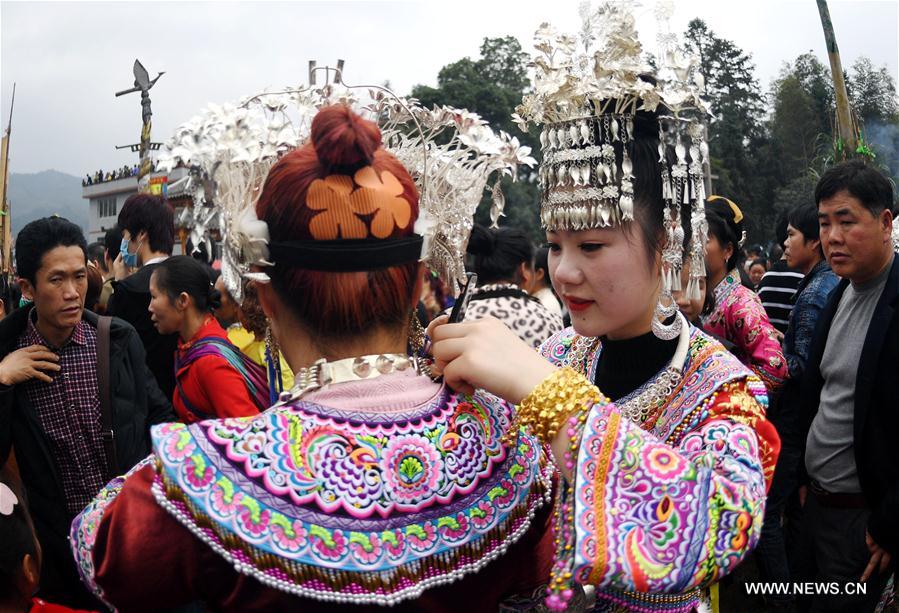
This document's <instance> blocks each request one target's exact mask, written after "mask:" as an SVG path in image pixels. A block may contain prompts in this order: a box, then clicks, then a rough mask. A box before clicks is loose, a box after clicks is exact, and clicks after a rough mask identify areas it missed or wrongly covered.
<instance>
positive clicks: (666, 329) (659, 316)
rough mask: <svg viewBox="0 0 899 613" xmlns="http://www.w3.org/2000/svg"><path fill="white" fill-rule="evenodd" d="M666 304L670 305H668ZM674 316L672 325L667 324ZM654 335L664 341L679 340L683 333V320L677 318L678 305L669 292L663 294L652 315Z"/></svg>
mask: <svg viewBox="0 0 899 613" xmlns="http://www.w3.org/2000/svg"><path fill="white" fill-rule="evenodd" d="M665 302H667V303H668V304H667V305H666V304H665ZM672 315H673V316H674V321H672V322H671V323H670V324H666V323H665V322H666V321H668V320H669V319H671V316H672ZM651 327H652V333H653V334H654V335H655V336H656V338H659V339H661V340H663V341H670V340H671V339H674V338H677V337H678V336H679V335H680V331H681V318H680V317H678V316H677V303H676V302H675V301H674V298H673V297H672V296H671V294H670V293H669V292H662V293H661V294H660V295H659V301H658V302H657V303H656V308H655V311H654V312H653V314H652V326H651Z"/></svg>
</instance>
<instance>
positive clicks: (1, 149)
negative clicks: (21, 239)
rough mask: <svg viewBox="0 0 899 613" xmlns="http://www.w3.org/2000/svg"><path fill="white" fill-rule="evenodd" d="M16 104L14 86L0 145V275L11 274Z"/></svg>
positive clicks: (14, 85)
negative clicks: (11, 166)
mask: <svg viewBox="0 0 899 613" xmlns="http://www.w3.org/2000/svg"><path fill="white" fill-rule="evenodd" d="M15 104H16V84H15V83H13V85H12V102H11V103H10V105H9V123H8V124H7V125H6V132H5V133H4V134H3V142H2V145H0V273H2V274H4V275H8V274H10V273H12V211H11V210H10V208H11V207H10V204H9V201H8V200H7V198H6V188H7V183H8V181H9V138H10V135H11V134H12V110H13V107H14V106H15Z"/></svg>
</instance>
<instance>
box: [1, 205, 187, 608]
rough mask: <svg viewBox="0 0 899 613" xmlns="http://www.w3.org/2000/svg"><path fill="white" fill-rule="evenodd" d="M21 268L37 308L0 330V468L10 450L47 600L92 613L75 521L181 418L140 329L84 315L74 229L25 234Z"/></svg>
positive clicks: (61, 225)
mask: <svg viewBox="0 0 899 613" xmlns="http://www.w3.org/2000/svg"><path fill="white" fill-rule="evenodd" d="M16 268H17V271H18V274H19V284H20V286H21V288H22V292H23V294H24V295H25V296H27V297H29V298H31V299H32V300H33V302H34V305H33V306H32V307H30V308H20V309H17V310H16V311H13V312H12V313H11V314H10V315H9V316H8V317H6V318H5V319H3V320H2V321H0V467H2V466H3V465H4V464H5V463H6V461H7V459H8V458H9V455H10V450H13V451H14V452H15V456H16V461H17V464H18V467H19V471H20V473H21V476H22V482H23V483H24V485H25V488H26V490H27V493H28V499H29V502H30V507H31V514H32V516H33V519H34V524H35V529H36V532H37V534H38V538H39V540H40V544H41V549H42V551H43V566H42V570H41V575H42V577H41V589H42V594H46V596H47V599H48V600H53V601H57V602H61V603H65V604H69V605H76V606H79V607H82V606H84V607H87V606H93V605H92V604H91V603H92V601H91V600H90V597H89V596H88V594H87V592H86V591H85V590H84V588H83V587H82V586H81V583H80V581H79V579H78V573H77V569H76V568H75V564H74V562H73V560H72V556H71V551H70V550H69V546H68V534H69V526H70V524H71V521H72V519H73V518H74V517H75V515H76V514H78V513H79V512H80V511H81V509H82V508H83V507H84V506H85V505H86V504H87V503H88V502H90V501H91V500H92V499H93V497H94V496H95V495H96V494H97V492H98V491H99V490H100V488H102V487H103V485H105V484H106V482H107V481H108V480H109V479H110V478H111V477H112V476H114V475H118V474H121V473H124V472H125V471H127V470H128V469H129V468H130V467H131V466H133V465H134V464H136V463H137V462H139V461H140V460H142V459H143V458H144V457H146V455H147V454H148V453H149V451H150V436H149V435H150V433H149V428H150V425H152V424H155V423H161V422H164V421H169V420H173V419H174V413H173V411H172V407H171V404H170V403H169V402H168V401H167V400H166V399H165V397H164V396H163V395H162V393H161V392H160V390H159V388H158V387H157V386H156V383H155V381H154V379H153V377H152V375H151V374H150V373H149V371H148V370H147V368H146V365H145V364H144V352H143V347H142V346H141V343H140V340H139V339H138V337H137V334H136V333H135V331H134V328H132V327H131V326H130V325H128V324H127V323H126V322H124V321H122V320H120V319H115V318H113V319H112V320H111V321H110V322H109V324H110V325H109V328H108V334H107V335H104V334H103V333H102V332H101V329H100V328H99V324H100V320H99V319H98V317H97V315H95V314H94V313H91V312H90V311H87V310H85V309H84V297H85V293H86V292H87V244H86V243H85V240H84V236H83V234H82V233H81V229H80V228H79V227H78V226H76V225H75V224H73V223H71V222H70V221H68V220H66V219H63V218H60V217H48V218H44V219H38V220H36V221H33V222H31V223H29V224H28V225H26V226H25V227H24V228H23V229H22V230H21V232H19V234H18V237H17V239H16ZM103 346H106V352H103V351H101V349H100V348H101V347H103ZM100 364H105V365H106V366H107V370H105V371H104V370H101V367H100ZM101 376H102V377H103V379H104V380H106V381H108V382H109V385H108V388H107V389H108V393H107V394H106V395H105V396H104V398H101V391H100V383H99V381H100V378H101ZM107 399H108V402H107ZM104 405H105V406H106V407H107V410H105V411H104V410H102V407H103V406H104ZM104 437H105V438H104ZM107 441H112V445H109V444H108V443H107Z"/></svg>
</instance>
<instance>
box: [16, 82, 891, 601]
mask: <svg viewBox="0 0 899 613" xmlns="http://www.w3.org/2000/svg"><path fill="white" fill-rule="evenodd" d="M647 86H649V85H647ZM641 91H642V90H641ZM566 108H567V107H566ZM596 108H597V109H598V108H599V106H597V107H596ZM603 108H605V107H603ZM593 112H594V110H593V107H591V110H590V113H593ZM595 112H596V113H597V114H596V115H595V116H593V115H591V116H590V117H588V118H586V119H585V118H584V117H574V118H572V117H568V116H562V117H556V118H555V119H546V118H545V117H543V118H542V119H541V121H545V122H546V126H547V129H549V130H551V131H553V135H552V136H551V137H549V138H547V139H545V140H544V141H543V142H544V146H545V147H546V151H547V154H546V155H545V157H544V161H543V164H544V167H545V168H542V169H541V172H542V173H543V172H545V173H547V174H548V175H549V176H550V177H552V178H551V179H550V180H543V181H542V183H541V185H542V187H543V194H542V202H541V213H540V215H541V220H542V221H543V225H544V227H545V230H546V244H545V245H544V246H540V247H535V245H534V244H533V243H532V242H531V240H530V239H529V238H528V236H527V235H526V234H525V233H524V232H523V231H521V230H519V229H517V228H513V227H500V228H485V227H481V226H478V225H475V226H474V227H473V230H472V233H471V236H470V238H469V240H468V242H467V270H468V272H471V273H474V274H476V275H477V286H476V287H474V288H473V290H472V291H471V292H470V294H469V295H468V296H466V298H465V301H464V307H465V308H464V313H461V316H459V317H457V318H455V319H452V320H451V319H450V317H449V314H450V313H451V312H452V311H453V309H452V307H453V306H454V305H455V303H454V301H455V300H456V298H458V297H455V296H452V291H450V289H449V288H450V286H449V285H448V284H447V283H446V280H443V279H440V278H439V275H437V274H435V273H434V272H432V271H431V270H430V269H429V268H428V266H427V263H426V262H422V261H420V257H421V246H422V244H423V237H422V236H421V235H419V234H418V233H417V230H416V228H417V225H416V222H417V220H418V219H419V216H420V214H421V210H420V207H419V191H418V187H417V186H416V183H415V180H414V179H413V174H412V172H411V171H410V170H409V169H407V168H406V167H405V166H404V165H403V163H402V162H401V161H400V159H398V158H397V157H395V156H394V155H393V154H392V153H390V152H389V151H388V150H387V149H386V148H385V146H384V144H383V143H382V142H381V133H380V131H379V129H378V127H377V125H376V124H375V123H373V122H371V121H369V120H366V119H363V118H362V117H361V116H360V115H358V114H357V113H356V112H355V111H354V110H353V109H351V108H350V107H349V106H346V105H343V104H334V105H331V106H325V107H323V108H321V109H320V110H319V112H318V113H317V114H316V115H315V117H314V119H313V120H312V124H311V136H310V139H309V141H308V142H306V143H305V144H303V145H301V146H299V147H297V148H296V149H294V150H291V151H289V152H287V153H285V154H284V155H283V156H281V157H280V158H279V159H278V160H277V161H276V162H275V163H274V165H273V166H272V167H271V169H270V170H269V172H268V175H267V177H266V179H265V181H264V183H263V184H262V187H261V189H260V191H259V193H258V198H257V199H256V200H255V202H254V203H250V204H249V208H248V210H249V212H250V215H251V217H252V222H253V223H254V224H255V226H254V227H255V228H258V227H259V226H260V225H263V226H264V227H265V228H266V230H265V232H264V237H265V238H264V243H265V245H266V252H265V253H264V254H263V255H261V256H258V257H255V258H251V259H248V260H247V261H246V262H244V264H246V266H245V268H244V269H241V270H240V274H235V269H232V268H229V266H230V264H229V263H228V262H205V261H202V260H201V259H198V258H196V257H193V256H191V255H173V247H174V216H173V211H172V208H171V206H170V205H169V204H168V203H167V201H166V200H165V199H164V198H163V197H161V196H157V195H151V194H145V193H139V194H135V195H133V196H131V197H129V198H128V200H127V201H126V202H125V204H124V206H123V207H122V209H121V211H120V212H119V215H118V224H117V227H116V228H115V229H113V230H110V231H108V232H107V233H106V235H105V236H104V239H103V241H101V242H99V243H95V244H92V245H88V244H87V242H86V240H85V238H84V235H83V233H82V231H81V229H80V228H79V227H78V226H76V225H75V224H73V223H71V222H69V221H67V220H65V219H62V218H59V217H50V218H44V219H39V220H36V221H33V222H31V223H29V224H27V225H26V226H25V227H24V228H23V229H22V230H21V231H20V232H19V234H18V236H17V241H16V253H15V258H16V275H17V282H16V284H15V287H17V288H18V289H19V290H20V295H19V294H16V293H15V291H14V290H15V287H13V285H11V284H9V283H6V284H5V285H4V286H3V288H2V289H3V293H2V296H0V298H2V300H3V303H2V304H3V318H2V320H0V464H2V467H3V471H2V473H0V474H2V478H0V541H2V543H3V546H2V547H0V605H2V607H3V609H4V610H11V611H41V610H48V611H52V610H57V611H58V610H67V609H65V608H63V606H64V607H76V608H79V609H83V610H94V611H100V610H107V609H120V610H123V611H132V610H133V611H140V610H167V609H175V610H190V611H197V610H229V611H231V610H233V611H255V610H294V609H296V610H303V611H306V610H309V611H319V610H321V611H325V610H327V611H333V610H371V609H372V608H373V607H376V606H392V607H393V609H394V610H401V611H407V610H408V611H458V610H463V609H464V610H471V611H496V610H508V611H538V610H546V609H549V610H555V611H564V610H571V611H584V610H594V611H630V610H635V611H683V612H687V611H700V610H707V609H708V607H712V606H716V605H714V604H713V603H714V602H716V601H717V597H716V596H714V595H713V594H714V593H715V591H716V589H717V587H716V586H717V584H718V583H719V582H720V581H721V579H722V578H724V577H725V576H727V575H729V574H731V573H733V571H734V570H735V569H736V568H737V567H738V566H739V565H740V564H741V563H743V562H744V561H746V560H747V559H748V558H749V555H750V553H751V552H753V551H754V550H755V553H756V555H755V559H756V562H757V564H758V568H759V572H760V574H761V578H762V580H764V581H767V582H778V583H784V584H786V583H791V584H792V582H797V583H801V584H805V583H807V582H808V583H824V584H828V585H829V584H831V583H832V582H836V583H837V584H839V585H840V586H843V585H846V584H849V583H850V582H851V583H853V584H854V583H859V584H864V586H865V589H864V590H860V591H859V590H856V591H851V590H841V591H838V593H835V592H833V591H829V592H827V593H823V594H822V593H818V594H808V595H802V596H801V597H800V598H799V600H798V601H797V603H795V606H798V607H799V608H800V609H801V610H814V611H827V610H833V611H836V610H850V611H874V610H875V608H876V607H878V606H880V607H881V608H883V607H884V606H889V602H890V599H891V598H892V596H891V593H892V589H893V588H892V585H893V583H892V580H891V577H893V576H894V573H895V570H896V563H895V556H896V554H897V553H899V551H897V548H899V524H897V518H899V445H897V444H896V443H897V441H899V417H897V416H899V406H897V404H899V403H897V396H896V394H895V392H894V391H893V389H894V388H893V387H892V383H893V381H892V377H893V376H895V374H896V372H897V368H899V311H897V308H896V305H897V301H899V263H897V255H896V254H895V253H894V251H893V243H892V238H891V232H892V222H893V214H894V211H895V205H896V201H895V194H894V191H893V188H892V185H891V183H890V182H889V180H888V179H887V178H886V177H885V176H884V175H883V174H882V173H881V172H880V171H879V170H877V169H876V168H874V167H872V166H871V165H869V164H866V163H864V162H861V161H846V162H842V163H838V164H835V165H833V166H831V167H830V168H829V169H828V170H827V171H826V172H824V173H823V175H822V176H821V178H820V180H819V181H818V184H817V186H816V188H815V193H814V195H813V197H814V198H813V200H814V204H802V205H797V206H796V207H795V208H793V209H791V210H790V211H789V212H788V214H787V215H785V218H784V220H783V223H782V224H780V227H779V228H778V230H777V236H776V237H775V244H776V248H777V250H778V252H779V253H778V255H779V254H780V253H782V256H781V257H778V259H777V261H776V262H775V263H773V264H769V263H768V262H767V261H766V259H765V257H764V256H765V254H764V253H762V251H763V250H761V249H756V250H751V249H745V248H744V247H745V245H744V241H745V231H744V230H745V228H746V224H747V220H746V219H745V217H744V213H743V211H742V210H741V208H740V206H739V203H737V202H734V201H733V200H731V199H729V198H727V197H725V196H722V195H708V196H707V197H705V196H704V194H703V188H702V182H701V177H700V176H699V175H696V174H692V173H694V172H698V171H701V165H700V164H698V163H695V164H694V163H691V164H690V165H689V170H687V168H688V166H687V161H686V160H685V157H684V152H683V151H682V149H683V147H682V146H681V145H680V142H681V141H680V136H678V138H677V141H676V142H677V143H678V144H677V147H679V148H680V150H678V149H676V148H675V146H674V145H673V144H672V143H669V142H666V141H663V140H660V132H662V131H664V130H665V129H668V127H669V124H668V121H669V120H670V118H669V117H667V116H666V115H665V113H664V112H663V110H662V109H661V108H660V109H658V110H649V109H644V108H641V109H640V110H638V111H635V112H634V114H633V116H632V117H629V118H625V117H624V116H622V115H617V114H612V115H604V114H603V113H602V112H600V111H598V110H596V111H595ZM619 121H620V122H621V123H620V124H619ZM571 122H574V124H572V123H571ZM578 122H582V123H578ZM591 122H595V123H591ZM613 122H614V123H613ZM570 124H571V125H577V126H581V127H583V131H582V132H578V129H577V128H575V127H571V128H570V130H571V131H569V129H568V126H569V125H570ZM611 125H614V126H615V127H614V128H609V126H611ZM558 126H564V127H565V129H564V130H563V129H562V128H560V127H558ZM591 126H592V127H591ZM604 126H605V127H604ZM660 126H662V127H661V128H660ZM619 129H620V132H619ZM672 129H673V128H672ZM591 130H595V131H594V132H591ZM568 134H572V136H571V137H569V136H568ZM581 134H583V135H584V136H583V141H582V142H581V141H580V140H579V139H580V138H581ZM588 137H589V138H588ZM590 139H594V141H595V142H596V143H600V142H602V143H605V144H603V145H602V147H600V146H593V145H590V146H586V145H587V144H588V141H589V142H591V143H592V142H594V141H590ZM603 139H607V140H603ZM564 143H567V145H566V146H568V147H569V149H568V150H565V151H562V153H565V154H566V155H565V156H561V155H560V152H559V150H558V149H559V147H560V146H561V144H564ZM606 147H608V148H606ZM609 151H611V152H612V154H611V158H610V157H609V156H610V154H609ZM699 151H700V147H699V146H695V147H693V148H691V153H690V155H691V156H698V155H699V153H698V152H699ZM660 153H661V156H660ZM593 155H596V156H601V157H600V158H597V159H601V160H602V161H601V162H600V164H619V167H618V169H617V170H616V171H615V172H612V173H610V175H611V176H618V178H619V179H618V180H619V181H620V185H621V190H620V191H618V190H617V189H616V190H615V191H614V194H615V198H614V199H612V200H610V199H609V198H608V196H603V197H602V198H598V197H597V196H596V195H595V194H594V192H590V191H589V189H588V188H583V189H584V190H585V191H584V193H586V194H587V195H579V194H581V193H582V192H581V191H579V190H580V189H581V188H582V187H583V186H582V185H581V184H582V183H583V181H595V182H597V185H605V187H606V188H608V187H609V185H608V184H607V183H608V181H609V178H610V176H608V175H607V174H606V173H601V174H600V176H598V177H597V176H596V175H595V174H591V173H592V171H591V170H590V168H592V167H593V166H591V164H595V162H596V160H594V159H593V158H591V157H590V156H593ZM578 156H580V157H578ZM660 158H661V159H660ZM559 159H562V162H561V163H569V162H571V160H575V161H577V160H579V159H586V160H588V164H587V166H586V168H587V171H586V172H587V174H586V176H587V177H588V179H584V178H583V176H582V175H581V174H580V172H581V170H580V169H578V167H575V166H573V165H572V167H571V168H566V169H565V170H564V171H560V170H558V164H559V163H560V162H559ZM697 160H698V157H697V158H694V159H693V160H692V162H696V161H697ZM696 169H699V170H696ZM122 170H123V171H128V172H130V169H122ZM674 171H677V172H674ZM631 172H633V174H632V175H631V174H629V173H631ZM98 176H102V177H105V176H108V175H102V173H98ZM541 176H544V174H541ZM566 176H577V179H575V180H574V182H573V183H571V182H568V180H567V179H566ZM673 176H676V177H677V180H676V181H674V180H672V179H671V177H673ZM373 179H374V180H373ZM90 180H91V177H88V181H90ZM104 180H105V179H104ZM590 189H592V188H590ZM329 190H330V191H329ZM603 193H605V194H608V193H609V192H608V190H606V191H605V192H603ZM347 194H355V195H358V197H359V198H360V201H361V200H364V202H365V203H366V204H365V207H366V208H364V209H362V208H360V209H353V206H355V205H353V204H352V203H353V201H352V200H350V199H349V196H347ZM478 197H479V196H478ZM341 198H345V200H343V199H341ZM340 207H343V208H340ZM382 210H383V211H389V212H390V215H383V216H382V215H381V212H382ZM338 228H340V230H339V231H338ZM332 230H333V231H332ZM238 257H244V254H240V255H239V256H238ZM373 262H376V263H373ZM796 597H797V595H796V594H794V593H783V594H779V595H778V594H773V595H768V596H766V600H767V604H768V605H770V606H785V607H789V606H794V603H792V602H791V601H792V600H794V598H796ZM49 603H57V608H54V605H53V604H49Z"/></svg>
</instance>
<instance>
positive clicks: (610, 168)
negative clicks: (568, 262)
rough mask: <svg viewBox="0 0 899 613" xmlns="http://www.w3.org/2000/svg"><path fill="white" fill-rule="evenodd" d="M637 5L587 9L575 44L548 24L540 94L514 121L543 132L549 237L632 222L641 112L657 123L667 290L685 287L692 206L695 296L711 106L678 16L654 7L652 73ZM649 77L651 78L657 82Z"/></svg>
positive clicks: (540, 57)
mask: <svg viewBox="0 0 899 613" xmlns="http://www.w3.org/2000/svg"><path fill="white" fill-rule="evenodd" d="M633 8H634V4H633V2H628V1H620V0H618V1H615V2H605V3H603V4H602V5H600V6H599V7H598V8H597V9H592V8H591V7H590V5H589V4H584V5H582V6H581V19H582V22H583V27H582V29H581V32H580V34H579V35H578V36H573V35H568V34H559V33H557V32H556V30H555V29H554V28H553V27H552V26H550V25H549V24H543V25H541V27H540V29H538V30H537V32H536V34H535V48H536V53H535V55H534V56H533V57H532V64H533V66H534V67H535V69H536V77H535V82H534V89H535V91H534V93H533V94H530V95H527V96H525V97H524V99H523V100H522V104H521V105H520V106H519V107H518V108H517V112H516V114H515V116H514V119H515V120H516V122H517V123H518V124H519V125H520V126H521V127H522V129H524V130H527V126H528V124H529V123H534V124H536V125H539V126H542V131H541V133H540V144H541V147H542V150H543V162H542V164H541V166H540V171H539V177H540V185H541V187H542V205H541V213H540V217H541V221H542V223H543V225H544V227H546V228H547V229H548V230H558V229H566V230H583V229H587V228H602V227H612V226H616V225H619V224H621V223H627V222H629V221H631V220H633V218H634V188H633V181H634V174H633V173H634V168H633V163H632V160H631V158H630V143H631V142H632V141H633V140H634V130H635V121H636V115H637V112H638V111H647V112H655V113H658V115H659V121H658V123H659V126H658V130H659V141H660V143H659V163H660V167H661V173H662V184H663V190H662V197H663V199H664V202H665V207H666V211H665V214H664V220H665V224H666V234H667V239H668V240H667V241H666V249H665V252H664V254H663V263H664V268H665V270H664V274H663V280H664V285H663V290H664V291H665V292H667V293H670V292H671V291H674V290H679V289H681V287H680V269H681V265H682V262H683V252H682V240H683V238H684V231H683V227H682V225H681V207H691V216H690V219H691V222H692V229H693V235H692V250H691V279H690V284H689V286H688V288H687V291H688V292H689V293H690V294H691V295H693V294H695V295H696V296H697V297H698V294H699V284H698V280H699V279H700V278H702V277H704V276H705V263H704V248H705V240H706V239H705V235H706V233H707V228H706V226H705V213H704V210H703V206H704V205H703V203H704V200H705V184H704V181H703V162H704V160H707V157H708V146H707V145H706V143H705V139H704V136H703V135H704V131H703V127H702V124H701V120H702V119H704V115H707V114H708V106H707V105H706V103H705V102H704V101H703V100H702V99H701V98H700V95H699V93H700V91H701V90H702V88H703V79H702V75H701V74H700V73H699V71H698V69H697V66H698V63H697V61H696V59H695V58H694V57H692V56H688V55H685V54H684V53H683V52H682V51H681V50H680V49H679V48H678V45H677V38H676V36H675V35H673V34H672V33H671V32H670V29H669V28H668V20H669V19H670V16H671V13H672V8H671V5H670V3H668V2H660V3H659V4H658V6H657V9H656V16H657V18H658V21H659V24H660V27H659V32H660V34H659V37H658V39H659V40H658V42H659V49H658V51H657V52H656V54H655V55H654V58H655V61H654V63H655V65H656V66H657V68H653V66H652V65H650V63H649V62H647V61H646V60H644V58H643V57H642V53H643V46H642V45H641V43H640V40H639V36H638V33H637V31H636V28H635V18H634V13H633ZM649 75H652V76H651V77H650V76H649Z"/></svg>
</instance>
